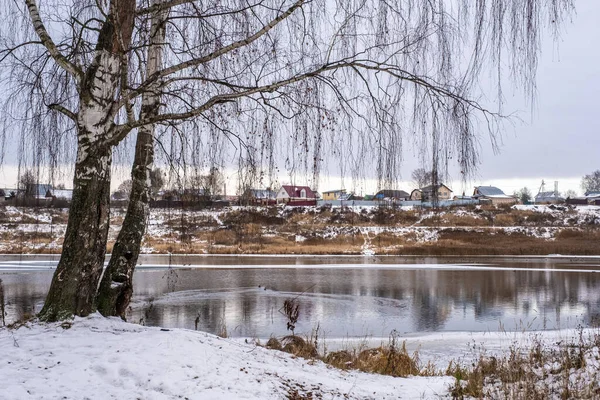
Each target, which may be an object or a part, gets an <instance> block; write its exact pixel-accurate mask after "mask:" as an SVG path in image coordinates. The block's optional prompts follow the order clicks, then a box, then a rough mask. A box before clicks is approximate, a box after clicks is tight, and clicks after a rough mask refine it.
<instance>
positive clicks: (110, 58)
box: [39, 0, 135, 321]
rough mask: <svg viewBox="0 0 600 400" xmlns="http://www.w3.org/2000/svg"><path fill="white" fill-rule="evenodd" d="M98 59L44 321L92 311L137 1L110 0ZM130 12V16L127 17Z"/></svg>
mask: <svg viewBox="0 0 600 400" xmlns="http://www.w3.org/2000/svg"><path fill="white" fill-rule="evenodd" d="M110 10H111V14H109V15H108V17H107V19H106V21H104V23H103V26H102V29H101V31H100V33H99V35H98V42H97V45H96V49H95V55H94V60H93V62H92V63H91V65H90V66H89V68H88V69H87V70H86V71H85V74H84V77H83V80H82V82H81V84H80V87H79V93H80V97H79V111H78V112H77V162H76V164H75V176H74V178H73V198H72V201H71V208H70V210H69V221H68V224H67V230H66V232H65V240H64V243H63V250H62V254H61V257H60V260H59V262H58V266H57V268H56V271H55V273H54V276H53V278H52V283H51V285H50V290H49V291H48V295H47V297H46V301H45V303H44V307H43V309H42V311H41V312H40V315H39V317H40V319H41V320H45V321H56V320H60V319H65V318H69V317H71V316H73V315H79V316H85V315H88V314H90V313H91V312H93V311H94V307H95V299H96V292H97V289H98V281H99V279H100V276H101V274H102V268H103V266H104V258H105V256H106V243H107V240H108V227H109V217H110V177H111V176H110V175H111V174H110V172H111V162H112V149H113V146H114V144H113V143H112V142H111V137H112V135H113V134H114V131H113V129H114V126H115V123H114V120H115V115H116V112H117V110H116V102H115V99H116V98H117V97H118V93H119V88H120V85H121V83H122V82H123V81H122V79H123V74H122V72H123V70H122V68H123V65H124V64H126V63H124V62H123V61H124V60H125V59H126V55H125V52H124V51H123V49H126V48H128V47H129V42H130V40H131V32H132V29H133V17H132V15H133V13H134V10H135V1H134V0H111V3H110ZM129 14H131V15H129Z"/></svg>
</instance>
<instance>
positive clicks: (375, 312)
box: [0, 258, 600, 338]
mask: <svg viewBox="0 0 600 400" xmlns="http://www.w3.org/2000/svg"><path fill="white" fill-rule="evenodd" d="M221 259H222V260H225V258H221ZM230 261H231V260H230ZM278 261H279V263H280V264H284V263H285V262H283V260H282V259H279V260H278ZM436 261H437V262H439V261H440V260H436ZM328 262H329V263H331V260H329V261H328ZM344 263H345V262H344ZM263 264H264V263H263ZM555 264H556V263H554V264H552V265H550V266H549V265H548V262H547V261H531V260H530V261H528V262H527V263H526V265H525V264H523V263H522V264H521V265H519V267H534V268H545V267H550V268H557V266H556V265H555ZM505 266H509V265H506V264H505ZM357 267H358V266H356V267H354V268H339V269H331V268H329V269H319V268H315V267H312V266H306V267H304V268H277V267H272V268H252V267H251V266H249V265H246V266H245V267H243V268H228V269H220V268H211V269H200V268H198V269H191V268H190V269H170V270H167V269H159V270H141V269H140V270H138V272H136V275H135V282H134V285H135V293H134V299H133V304H132V309H131V311H130V313H129V315H128V318H129V320H130V321H133V322H139V321H143V322H144V323H146V324H148V325H159V326H164V327H183V328H188V329H194V327H195V322H196V320H197V321H198V329H200V330H206V331H209V332H215V333H216V332H218V331H220V330H221V329H222V327H223V326H225V327H226V329H227V332H228V334H229V335H231V336H245V337H259V338H266V337H269V336H271V335H283V334H285V333H286V319H285V317H284V316H283V315H282V314H281V313H280V312H279V310H280V308H281V307H282V306H283V302H284V300H285V299H286V298H288V297H296V296H297V297H298V300H299V302H300V318H299V320H298V324H297V325H296V332H300V333H309V332H310V331H311V329H312V328H314V327H316V326H317V324H319V325H320V327H321V328H322V329H323V330H324V332H325V335H326V337H329V338H333V337H345V336H351V337H354V336H364V335H373V336H387V335H388V334H389V332H390V331H391V330H392V329H396V330H398V331H399V332H423V331H464V330H470V331H486V330H498V329H506V330H513V329H530V330H532V329H554V328H557V327H560V328H565V327H573V326H576V325H577V324H579V323H581V324H583V325H584V326H589V325H592V324H594V323H595V320H596V319H597V318H598V315H599V314H600V308H599V305H600V304H599V301H600V274H598V273H594V272H582V271H579V272H567V271H564V269H565V268H568V267H569V265H565V263H564V261H563V262H561V264H560V268H561V271H552V269H548V270H546V271H530V270H526V269H524V268H515V269H512V268H509V269H504V270H447V269H444V270H436V269H410V268H409V269H381V268H377V265H370V266H365V267H363V268H357ZM573 268H576V269H578V270H582V269H585V268H583V267H582V266H581V265H577V266H573ZM596 269H597V267H596ZM51 277H52V271H38V272H27V273H4V274H0V279H2V280H3V285H4V292H5V297H6V303H7V306H6V308H7V313H8V316H7V322H8V321H11V320H14V319H16V318H19V317H20V316H21V315H22V314H23V313H27V312H31V311H32V310H34V309H35V310H36V311H39V309H40V308H41V305H42V302H43V297H44V295H45V293H46V290H47V288H48V286H49V283H50V279H51Z"/></svg>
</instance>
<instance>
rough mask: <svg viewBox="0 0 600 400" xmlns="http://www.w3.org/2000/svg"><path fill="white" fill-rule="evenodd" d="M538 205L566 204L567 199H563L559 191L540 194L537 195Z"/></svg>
mask: <svg viewBox="0 0 600 400" xmlns="http://www.w3.org/2000/svg"><path fill="white" fill-rule="evenodd" d="M535 202H536V203H545V204H550V203H553V204H556V203H564V202H565V198H564V197H562V196H561V195H560V194H559V193H558V192H557V191H552V192H539V193H538V194H536V195H535Z"/></svg>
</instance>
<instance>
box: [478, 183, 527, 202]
mask: <svg viewBox="0 0 600 400" xmlns="http://www.w3.org/2000/svg"><path fill="white" fill-rule="evenodd" d="M473 198H474V199H477V200H479V201H480V202H482V203H490V204H515V203H517V199H516V198H515V197H513V196H509V195H507V194H504V192H503V191H502V190H500V189H498V188H497V187H495V186H476V187H475V190H474V191H473Z"/></svg>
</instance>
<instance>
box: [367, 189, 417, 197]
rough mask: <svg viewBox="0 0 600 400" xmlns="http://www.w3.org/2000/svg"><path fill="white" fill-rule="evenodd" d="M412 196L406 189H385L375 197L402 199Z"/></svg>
mask: <svg viewBox="0 0 600 400" xmlns="http://www.w3.org/2000/svg"><path fill="white" fill-rule="evenodd" d="M407 197H410V194H408V193H407V192H405V191H404V190H395V189H384V190H380V191H379V192H377V193H375V198H377V199H385V198H393V199H402V198H407Z"/></svg>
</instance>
